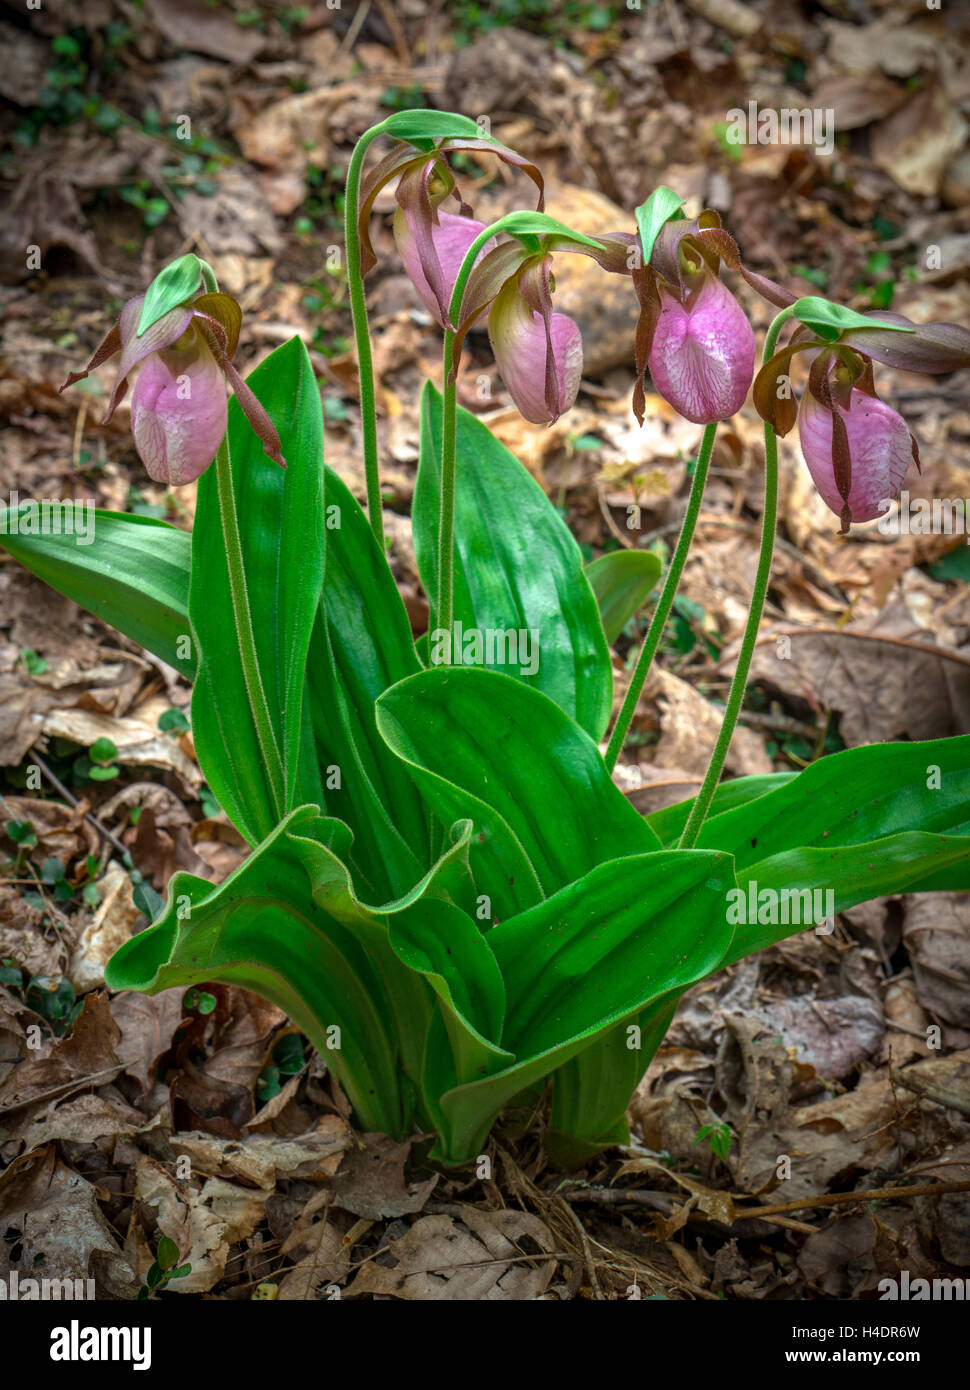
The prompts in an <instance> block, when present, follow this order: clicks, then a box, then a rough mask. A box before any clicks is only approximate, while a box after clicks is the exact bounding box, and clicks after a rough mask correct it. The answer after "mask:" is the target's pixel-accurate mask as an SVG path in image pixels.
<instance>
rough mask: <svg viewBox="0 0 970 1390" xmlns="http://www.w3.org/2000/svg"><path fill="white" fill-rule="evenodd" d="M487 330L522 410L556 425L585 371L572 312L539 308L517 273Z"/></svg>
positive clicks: (498, 300)
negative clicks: (528, 297) (528, 300)
mask: <svg viewBox="0 0 970 1390" xmlns="http://www.w3.org/2000/svg"><path fill="white" fill-rule="evenodd" d="M488 335H489V338H490V339H491V343H492V351H493V353H494V354H495V361H496V363H497V364H498V369H499V371H500V372H501V374H502V380H503V381H504V382H505V385H506V387H507V388H508V391H509V395H510V396H511V397H512V399H513V401H514V402H515V405H516V408H517V409H518V411H519V414H520V415H523V416H524V417H525V419H526V420H531V421H532V423H533V424H535V425H551V424H554V423H555V421H556V420H558V419H559V416H560V415H562V414H563V413H564V412H565V411H567V410H570V409H571V408H572V406H573V405H574V403H575V400H576V396H577V395H578V393H579V383H580V379H581V377H582V375H583V340H582V336H581V334H580V331H579V327H578V325H577V324H576V323H574V321H573V320H572V319H571V318H570V317H569V315H568V314H558V313H552V312H549V313H548V315H543V314H542V313H539V312H538V311H537V310H535V309H533V308H532V307H531V305H529V304H528V303H526V300H525V299H524V298H523V295H522V293H521V292H520V290H519V287H518V285H517V284H516V281H515V279H514V278H513V279H510V280H509V281H508V282H507V284H506V285H505V286H504V287H503V289H502V290H501V291H500V292H499V293H498V295H497V296H496V297H495V300H494V302H493V304H492V308H491V312H490V313H489V316H488Z"/></svg>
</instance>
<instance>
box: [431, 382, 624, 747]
mask: <svg viewBox="0 0 970 1390" xmlns="http://www.w3.org/2000/svg"><path fill="white" fill-rule="evenodd" d="M441 423H442V399H441V396H440V394H439V393H438V392H437V391H436V390H435V389H434V387H433V386H431V384H430V383H428V384H427V385H426V386H425V388H424V393H423V395H422V397H421V461H420V464H419V466H418V479H417V484H416V486H415V491H414V506H413V512H412V519H413V524H414V548H415V553H416V556H417V562H418V569H419V571H420V574H421V582H422V584H423V585H424V588H425V591H426V593H427V595H428V598H429V600H430V602H431V607H432V611H434V608H435V605H436V602H437V594H438V579H437V573H438V556H437V549H438V523H439V491H440V476H441V474H440V469H441ZM456 471H457V478H456V487H455V493H456V496H455V604H454V617H455V623H456V624H457V623H461V625H462V641H461V642H460V643H459V642H457V641H456V643H455V645H456V646H457V647H459V648H460V651H461V652H464V651H465V650H466V645H467V650H468V654H469V656H470V657H474V656H475V655H476V653H475V652H474V650H473V649H472V645H473V644H474V642H475V641H476V638H475V637H474V635H472V636H471V637H469V634H474V633H478V634H480V638H479V639H478V640H480V641H481V643H482V646H483V655H484V657H485V658H486V660H485V664H486V665H488V666H489V667H491V668H492V669H494V670H500V671H504V672H505V673H506V674H507V675H509V676H513V677H514V678H515V679H516V680H519V681H522V682H523V683H525V684H526V685H529V686H531V687H533V688H534V689H537V690H541V691H544V692H545V694H547V695H549V696H550V697H551V698H552V699H553V700H555V702H556V704H558V705H559V706H560V708H562V709H564V710H565V711H566V713H567V714H569V715H571V716H572V717H573V718H574V719H575V720H576V721H577V723H579V724H581V725H582V727H583V728H584V729H585V730H586V731H587V732H588V733H590V734H592V736H593V737H594V738H601V737H602V735H603V733H604V731H605V729H606V725H607V723H608V721H609V717H610V708H611V702H612V698H613V673H612V668H611V666H610V656H609V649H608V647H607V643H606V639H605V637H604V634H603V628H602V624H601V622H600V618H599V611H598V609H597V606H596V599H595V598H594V596H593V592H592V590H591V588H590V585H589V581H588V579H587V578H586V576H585V574H584V573H583V560H582V555H581V553H580V550H579V546H578V545H577V544H576V542H575V540H574V539H573V537H572V536H571V535H570V533H569V530H568V528H567V526H566V525H565V523H564V522H563V521H562V519H561V517H560V516H559V515H558V514H557V512H556V511H555V508H554V507H553V506H552V504H551V502H550V501H549V499H548V498H547V497H546V495H545V493H544V492H543V491H542V489H541V488H540V487H539V484H538V483H537V482H536V481H535V480H534V479H533V478H531V477H530V476H529V474H528V472H527V471H526V470H525V469H524V468H523V467H522V465H521V464H520V463H519V461H518V459H516V458H515V457H514V456H513V455H512V454H510V453H509V451H508V449H506V448H505V446H504V445H503V444H500V443H499V442H498V440H497V439H496V438H495V437H494V436H493V435H492V433H491V432H490V431H489V430H488V429H486V427H485V426H484V425H483V424H482V423H481V421H480V420H476V419H475V417H474V415H471V414H469V413H468V411H466V410H462V409H461V408H459V410H458V442H457V470H456ZM510 633H511V634H517V635H518V634H523V633H524V634H527V636H526V637H524V638H523V637H521V636H517V639H516V640H517V646H516V647H510V646H509V645H508V636H509V634H510ZM528 634H535V635H534V636H532V637H529V636H528ZM466 638H467V639H468V641H467V644H466V640H465V639H466ZM489 641H491V643H492V650H491V652H489V649H488V648H489ZM523 643H524V644H525V646H526V650H525V651H524V652H523V649H522V648H523ZM536 646H537V647H538V669H537V670H535V671H531V670H530V669H529V668H531V667H533V666H534V665H535V654H536V653H535V649H536ZM431 655H432V659H434V656H435V643H434V641H432V644H431ZM523 657H525V660H523ZM511 658H515V659H511ZM455 664H457V663H455ZM523 668H525V669H523Z"/></svg>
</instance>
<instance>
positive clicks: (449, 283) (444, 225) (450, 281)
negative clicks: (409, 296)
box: [394, 160, 495, 328]
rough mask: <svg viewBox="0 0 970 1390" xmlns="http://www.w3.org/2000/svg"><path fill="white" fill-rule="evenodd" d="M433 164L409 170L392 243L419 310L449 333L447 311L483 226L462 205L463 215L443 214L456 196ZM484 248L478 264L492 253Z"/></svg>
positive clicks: (489, 245) (403, 182)
mask: <svg viewBox="0 0 970 1390" xmlns="http://www.w3.org/2000/svg"><path fill="white" fill-rule="evenodd" d="M442 167H443V166H441V165H440V162H439V163H436V162H435V161H434V160H431V161H429V162H428V163H427V164H425V165H424V167H423V168H417V169H411V170H409V171H408V172H407V173H406V174H404V175H403V176H402V178H401V181H400V183H399V184H398V187H397V200H398V203H399V204H400V206H399V207H398V209H397V211H396V212H395V214H394V241H395V243H396V245H397V249H398V254H399V255H400V257H401V260H402V262H403V263H404V269H405V270H406V271H407V273H408V275H409V276H410V277H411V280H412V282H413V284H414V288H415V289H416V290H417V292H418V295H419V296H420V299H421V302H422V304H423V305H424V306H425V308H426V309H427V311H428V313H429V314H430V315H431V317H432V318H433V319H435V320H436V321H437V322H438V324H439V325H440V326H441V327H442V328H447V327H448V320H449V314H448V306H449V305H450V303H451V296H452V292H453V290H454V288H455V281H456V280H457V279H458V272H459V271H460V270H461V267H462V262H463V261H464V259H465V256H466V255H467V254H468V251H469V249H470V248H471V244H472V242H473V241H474V240H475V238H476V237H477V236H478V235H479V234H480V233H481V232H484V230H485V223H484V222H478V221H476V220H475V218H474V217H472V216H471V209H470V208H468V207H467V206H466V205H465V204H464V203H462V205H461V212H460V213H454V212H442V211H440V210H439V206H438V205H439V204H440V203H441V202H442V201H443V200H444V199H445V198H446V197H447V196H448V194H449V193H450V192H453V191H454V180H453V179H452V178H451V175H450V173H449V172H448V171H447V170H444V173H442ZM494 245H495V241H494V239H493V240H491V241H489V242H486V244H485V245H484V246H483V247H482V249H481V251H480V252H479V255H478V257H477V258H476V264H477V263H478V261H479V260H481V258H482V256H484V255H486V254H487V252H488V251H490V250H491V249H492V247H494Z"/></svg>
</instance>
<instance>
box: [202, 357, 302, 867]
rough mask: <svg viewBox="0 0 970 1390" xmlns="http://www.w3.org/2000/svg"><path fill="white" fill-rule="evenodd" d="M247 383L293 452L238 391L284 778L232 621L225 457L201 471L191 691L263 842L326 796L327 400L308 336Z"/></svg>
mask: <svg viewBox="0 0 970 1390" xmlns="http://www.w3.org/2000/svg"><path fill="white" fill-rule="evenodd" d="M247 384H248V385H249V386H250V387H251V389H252V390H253V391H254V393H255V395H256V396H257V398H258V399H259V400H260V402H261V403H262V405H263V406H264V407H265V409H266V410H267V412H268V414H269V416H270V418H271V419H272V420H273V422H274V424H275V425H276V427H277V429H278V431H279V435H280V440H281V443H282V452H283V456H284V458H285V459H286V460H287V467H286V469H285V470H284V469H281V468H279V467H277V466H276V465H275V464H273V463H270V462H269V460H268V459H267V458H266V456H265V454H264V453H263V445H262V441H261V440H260V439H259V437H258V436H257V435H256V434H255V433H254V431H253V430H252V429H251V427H250V425H249V423H248V421H247V420H246V418H245V416H244V415H243V412H242V409H241V408H240V406H239V403H238V401H236V400H235V399H233V400H232V401H230V403H229V432H228V439H229V449H230V454H231V458H232V488H233V492H234V494H235V506H236V511H237V514H238V519H239V531H240V536H241V545H242V558H243V566H244V570H245V581H246V585H245V587H246V601H247V602H248V606H249V611H250V616H251V621H252V628H253V633H254V636H255V641H256V658H257V661H258V665H259V672H260V676H261V681H262V687H263V691H264V693H265V699H266V703H267V706H268V709H269V718H270V722H271V725H272V731H273V736H274V740H275V744H276V749H277V752H278V755H279V758H280V761H281V764H282V777H283V784H282V785H278V784H277V778H276V776H275V775H274V772H273V768H272V767H271V766H270V767H267V766H266V765H265V762H264V756H263V749H262V747H261V744H260V742H259V740H258V738H257V733H256V724H255V722H254V715H253V710H252V706H251V703H250V692H249V691H248V689H247V684H246V680H245V675H244V668H243V663H242V660H241V657H240V650H239V636H238V634H237V632H236V628H235V624H234V622H233V621H232V613H233V608H232V597H231V587H230V577H229V567H228V562H227V558H226V537H225V534H224V530H223V518H222V509H221V506H220V501H219V494H218V484H217V471H216V468H215V467H213V468H210V469H209V470H208V472H206V473H204V474H203V476H202V477H201V478H200V480H199V486H198V501H197V505H196V515H195V526H194V528H193V532H192V566H191V573H190V581H189V617H190V620H191V623H192V630H193V632H194V633H195V636H196V639H197V641H198V647H199V652H198V657H199V666H198V673H197V675H196V682H195V689H194V691H193V696H192V732H193V738H194V741H195V747H196V751H197V753H198V756H199V762H200V765H201V766H202V768H203V770H204V772H205V774H206V779H207V780H208V783H209V785H210V787H211V788H212V790H213V792H215V794H216V797H217V798H218V800H219V801H220V802H221V803H222V805H223V806H224V807H225V808H226V811H227V813H228V814H229V816H230V818H231V819H232V820H233V821H234V823H235V824H236V825H237V826H238V827H239V829H240V830H241V831H242V832H243V834H245V835H246V836H247V837H248V838H249V839H250V841H252V842H254V843H255V842H256V841H257V840H261V839H263V838H265V837H266V836H267V835H268V834H269V833H270V831H271V830H272V829H273V827H274V826H275V825H276V823H277V820H278V819H279V812H280V811H281V810H288V809H292V808H293V807H294V806H295V805H300V804H305V803H308V802H310V803H312V802H315V803H317V804H320V802H321V788H320V782H319V777H318V775H317V773H316V769H315V767H314V765H313V764H312V762H311V760H310V759H309V757H308V756H306V753H307V751H308V750H307V747H306V732H307V731H306V727H305V725H304V720H303V687H304V675H305V666H306V658H307V649H308V647H309V643H310V634H311V631H312V628H313V623H314V619H315V616H316V613H317V608H318V605H319V602H320V593H321V590H322V587H323V573H324V474H323V411H322V407H321V404H320V392H319V390H318V389H317V384H316V381H315V379H314V376H313V369H312V367H311V366H310V359H309V357H308V356H307V352H306V349H305V348H304V346H303V344H302V343H301V342H300V340H299V339H298V338H293V339H291V340H290V342H288V343H285V344H284V345H283V346H282V347H279V348H277V349H276V351H275V352H273V353H271V354H270V356H269V357H268V358H267V359H266V360H265V361H264V362H263V363H262V364H261V365H260V366H259V367H257V368H256V370H255V371H254V372H252V373H251V375H250V377H249V379H248V383H247ZM301 743H302V745H303V749H302V756H301Z"/></svg>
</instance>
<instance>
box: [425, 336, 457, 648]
mask: <svg viewBox="0 0 970 1390" xmlns="http://www.w3.org/2000/svg"><path fill="white" fill-rule="evenodd" d="M454 344H455V335H454V333H453V332H452V331H451V329H450V328H449V329H446V331H445V346H444V383H443V385H444V407H443V412H442V419H441V499H440V513H439V518H438V612H437V617H436V619H435V622H434V625H433V626H432V628H431V631H432V632H434V631H435V629H437V630H439V631H442V632H447V633H448V641H447V643H446V644H445V652H446V653H447V655H446V658H445V664H446V665H450V664H453V660H454V653H453V652H452V650H451V640H452V626H453V622H454V605H455V472H456V469H455V445H456V437H457V426H458V403H457V389H458V388H457V383H456V382H454V381H451V380H450V379H449V378H450V376H451V364H452V357H453V349H454Z"/></svg>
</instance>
